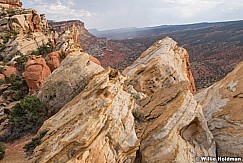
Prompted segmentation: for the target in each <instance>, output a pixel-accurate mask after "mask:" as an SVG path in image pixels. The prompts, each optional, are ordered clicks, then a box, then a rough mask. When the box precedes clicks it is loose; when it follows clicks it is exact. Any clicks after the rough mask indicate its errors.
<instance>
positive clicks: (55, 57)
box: [46, 51, 62, 72]
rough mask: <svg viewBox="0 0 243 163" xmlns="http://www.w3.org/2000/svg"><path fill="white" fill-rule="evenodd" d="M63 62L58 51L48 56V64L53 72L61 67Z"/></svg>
mask: <svg viewBox="0 0 243 163" xmlns="http://www.w3.org/2000/svg"><path fill="white" fill-rule="evenodd" d="M61 61H62V59H61V53H60V52H58V51H55V52H52V53H50V54H48V56H47V58H46V63H47V65H48V66H49V68H50V69H51V71H52V72H53V71H54V70H55V69H56V68H58V67H59V66H60V64H61Z"/></svg>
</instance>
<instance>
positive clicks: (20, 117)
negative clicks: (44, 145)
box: [1, 96, 47, 142]
mask: <svg viewBox="0 0 243 163" xmlns="http://www.w3.org/2000/svg"><path fill="white" fill-rule="evenodd" d="M46 119H47V116H46V114H45V109H44V106H43V104H42V103H41V101H40V100H39V99H38V98H37V97H35V96H25V97H24V99H22V100H20V102H19V103H17V104H16V106H15V107H14V109H13V111H12V113H11V115H10V127H9V130H8V131H7V132H6V133H4V135H3V136H2V137H1V140H2V141H7V142H8V141H13V140H16V139H18V138H21V137H23V136H25V135H26V134H29V133H30V134H35V133H36V132H37V131H38V129H39V127H40V126H41V125H42V124H43V122H44V121H45V120H46Z"/></svg>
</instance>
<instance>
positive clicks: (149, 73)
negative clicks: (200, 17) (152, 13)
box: [123, 37, 196, 95]
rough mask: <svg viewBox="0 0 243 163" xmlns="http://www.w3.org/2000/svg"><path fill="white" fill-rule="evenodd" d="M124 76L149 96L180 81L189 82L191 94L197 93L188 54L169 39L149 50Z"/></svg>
mask: <svg viewBox="0 0 243 163" xmlns="http://www.w3.org/2000/svg"><path fill="white" fill-rule="evenodd" d="M123 74H125V75H127V76H128V77H129V84H131V85H133V87H134V88H135V89H136V90H137V91H140V92H143V93H145V94H148V95H150V94H152V93H154V92H156V91H158V90H160V89H161V88H164V87H167V86H168V85H170V84H173V83H178V82H180V81H188V83H189V85H188V87H189V88H190V90H191V92H192V93H195V91H196V89H195V84H194V79H193V76H192V73H191V69H190V64H189V62H188V53H187V52H186V50H185V49H184V48H180V47H178V46H177V43H176V42H175V41H174V40H172V39H171V38H169V37H166V38H164V39H163V40H160V41H157V42H156V43H155V44H154V45H153V46H151V47H150V48H149V49H147V50H146V51H145V52H144V53H143V54H142V55H141V56H140V57H139V58H138V59H137V60H136V61H135V62H134V63H133V64H132V65H131V66H129V67H127V68H126V69H125V70H124V71H123Z"/></svg>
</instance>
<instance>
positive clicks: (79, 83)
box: [38, 51, 104, 113]
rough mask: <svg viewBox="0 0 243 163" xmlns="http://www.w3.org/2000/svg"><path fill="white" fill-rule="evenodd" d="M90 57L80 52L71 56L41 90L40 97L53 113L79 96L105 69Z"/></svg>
mask: <svg viewBox="0 0 243 163" xmlns="http://www.w3.org/2000/svg"><path fill="white" fill-rule="evenodd" d="M89 57H90V55H88V54H87V53H81V52H80V51H76V52H73V53H71V54H69V55H68V56H67V57H66V58H65V59H64V60H63V61H62V63H61V65H60V67H59V68H57V69H56V70H55V71H54V72H53V73H52V74H51V76H50V77H49V78H48V79H47V80H46V82H45V84H44V86H43V87H42V88H41V89H40V91H39V94H38V97H39V98H40V100H41V101H42V102H43V103H45V104H46V105H47V107H48V108H49V109H50V112H51V113H56V112H57V111H58V110H59V109H61V108H62V107H63V106H64V105H65V104H66V103H68V102H69V101H70V100H72V99H73V98H74V97H75V96H76V95H77V94H79V93H80V92H81V91H82V90H83V89H84V88H85V86H86V85H87V84H88V82H89V80H90V79H91V78H92V77H93V76H94V75H95V74H97V73H99V72H101V71H103V70H104V69H103V68H102V67H101V66H100V65H97V64H96V63H94V62H91V61H89Z"/></svg>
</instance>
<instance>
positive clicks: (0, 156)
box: [0, 143, 5, 160]
mask: <svg viewBox="0 0 243 163" xmlns="http://www.w3.org/2000/svg"><path fill="white" fill-rule="evenodd" d="M4 155H5V148H4V146H3V144H2V143H0V160H2V159H3V158H4Z"/></svg>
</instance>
